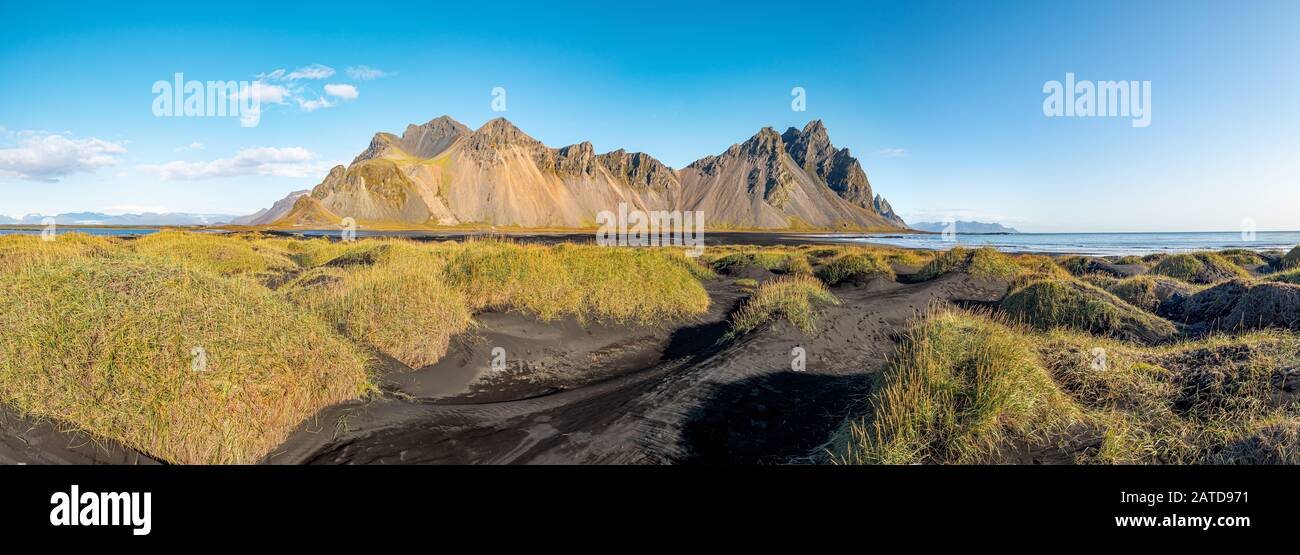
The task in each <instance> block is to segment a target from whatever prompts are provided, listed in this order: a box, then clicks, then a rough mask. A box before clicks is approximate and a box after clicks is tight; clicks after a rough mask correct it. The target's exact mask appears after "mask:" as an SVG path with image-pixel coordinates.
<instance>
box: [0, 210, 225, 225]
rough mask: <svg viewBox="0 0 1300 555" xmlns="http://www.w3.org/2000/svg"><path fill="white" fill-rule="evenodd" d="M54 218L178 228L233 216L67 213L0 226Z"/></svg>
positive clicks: (73, 222)
mask: <svg viewBox="0 0 1300 555" xmlns="http://www.w3.org/2000/svg"><path fill="white" fill-rule="evenodd" d="M51 217H52V218H54V223H56V224H58V225H142V226H159V225H178V226H199V225H218V224H223V223H226V222H228V221H230V220H231V219H233V218H234V216H231V215H229V214H188V213H182V212H176V213H166V214H155V213H152V212H147V213H144V214H102V213H99V212H67V213H63V214H56V215H54V216H46V215H42V214H28V215H26V216H23V217H22V218H19V219H16V220H15V219H13V218H7V217H3V216H0V224H10V225H15V224H16V225H42V224H43V223H44V222H45V219H46V218H51Z"/></svg>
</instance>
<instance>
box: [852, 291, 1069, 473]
mask: <svg viewBox="0 0 1300 555" xmlns="http://www.w3.org/2000/svg"><path fill="white" fill-rule="evenodd" d="M870 407H871V410H870V413H869V416H868V417H867V418H865V419H862V420H851V421H849V422H848V423H847V425H846V426H845V427H844V428H843V429H842V430H841V431H840V432H839V434H838V437H837V438H836V440H835V441H834V442H833V445H834V446H833V448H832V453H831V458H832V460H833V461H834V462H838V463H846V464H917V463H939V464H963V463H984V462H995V461H996V460H997V457H998V455H999V453H1000V452H1002V451H1003V450H1004V449H1005V448H1007V447H1008V446H1009V444H1011V443H1014V442H1031V443H1038V442H1043V441H1047V440H1049V438H1050V437H1051V436H1053V435H1055V434H1060V433H1062V432H1064V431H1065V430H1066V429H1067V428H1068V427H1069V426H1070V425H1072V424H1074V423H1076V422H1079V421H1081V419H1082V415H1081V412H1080V411H1079V409H1078V408H1077V407H1076V406H1075V405H1074V403H1073V402H1072V401H1071V400H1070V399H1069V398H1068V397H1066V396H1065V395H1064V394H1062V393H1061V392H1060V391H1059V390H1058V389H1057V387H1056V385H1055V383H1053V381H1052V379H1051V377H1050V376H1048V374H1047V373H1046V372H1045V371H1044V370H1043V368H1042V367H1041V366H1040V365H1039V364H1038V361H1037V358H1036V355H1035V351H1034V349H1033V343H1032V342H1031V341H1030V340H1029V339H1028V337H1026V334H1024V333H1022V332H1020V331H1018V330H1015V329H1013V328H1011V327H1008V326H1005V325H1003V324H1001V323H998V322H996V321H994V320H992V319H990V318H988V317H985V316H980V315H974V314H970V313H965V312H960V311H953V310H946V309H944V310H937V311H934V312H931V313H930V314H929V315H928V316H927V317H925V318H924V319H923V320H921V321H919V322H917V323H914V324H913V325H911V326H910V327H909V329H908V330H907V332H906V335H905V337H904V338H903V340H902V342H901V344H900V345H899V348H898V351H897V352H896V354H895V355H894V357H893V358H891V359H890V362H889V363H888V364H887V365H886V368H885V369H884V370H883V371H882V373H881V374H880V375H879V378H878V379H877V383H876V384H875V387H874V392H873V393H872V396H871V399H870Z"/></svg>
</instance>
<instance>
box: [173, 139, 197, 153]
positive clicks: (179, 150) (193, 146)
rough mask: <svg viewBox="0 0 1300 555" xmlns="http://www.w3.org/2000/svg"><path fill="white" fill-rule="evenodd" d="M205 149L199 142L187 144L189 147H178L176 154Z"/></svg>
mask: <svg viewBox="0 0 1300 555" xmlns="http://www.w3.org/2000/svg"><path fill="white" fill-rule="evenodd" d="M203 148H204V147H203V143H200V142H198V141H195V142H192V143H190V144H187V145H181V146H178V147H176V149H175V151H176V152H184V151H187V150H203Z"/></svg>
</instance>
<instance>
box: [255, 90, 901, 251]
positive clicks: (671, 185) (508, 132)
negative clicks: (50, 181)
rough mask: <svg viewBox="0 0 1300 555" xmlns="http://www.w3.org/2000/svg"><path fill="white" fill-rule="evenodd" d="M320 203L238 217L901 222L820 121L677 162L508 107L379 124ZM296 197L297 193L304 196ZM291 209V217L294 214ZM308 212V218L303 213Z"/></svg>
mask: <svg viewBox="0 0 1300 555" xmlns="http://www.w3.org/2000/svg"><path fill="white" fill-rule="evenodd" d="M309 196H310V198H312V199H313V200H314V201H315V203H314V204H313V205H312V206H310V207H307V206H304V207H302V208H303V210H299V211H295V210H293V209H292V207H290V209H287V210H286V209H284V206H283V205H281V203H285V202H287V201H289V200H290V199H289V198H286V199H282V201H280V202H279V203H277V206H280V210H279V212H280V213H281V217H279V218H277V219H274V220H272V221H269V222H267V221H266V220H267V218H266V216H267V214H270V213H272V212H276V210H275V207H273V208H272V209H266V210H263V211H259V213H258V214H253V215H249V216H246V217H244V218H242V219H241V220H245V219H246V220H247V221H257V222H259V224H258V225H261V224H262V223H270V224H274V225H279V226H299V227H300V226H304V225H313V224H317V223H319V222H320V221H322V220H323V219H328V220H337V219H342V218H345V217H352V218H354V219H355V220H357V221H358V222H359V223H362V224H366V223H369V224H384V225H417V226H418V225H493V226H497V225H501V226H515V227H524V228H529V227H535V228H583V227H591V226H594V223H595V220H596V214H598V213H600V212H602V211H614V210H616V209H617V206H618V205H619V204H627V205H628V206H629V207H630V208H632V209H634V210H647V211H648V210H668V211H673V210H683V211H684V210H698V211H703V212H704V213H705V218H706V222H707V226H708V227H710V228H715V229H719V228H722V229H743V228H753V229H826V230H856V229H877V228H879V229H885V228H888V229H904V228H905V226H906V224H905V222H903V220H902V219H901V218H899V217H898V216H897V214H895V213H894V212H893V209H892V208H891V207H890V206H889V204H888V202H887V201H885V200H884V197H882V196H881V195H879V194H873V191H872V188H871V184H870V182H869V181H868V179H867V176H866V172H865V171H864V170H863V169H862V166H861V164H860V163H859V162H858V161H857V160H856V159H855V158H853V157H852V155H850V154H849V151H848V149H847V148H844V149H841V148H836V147H835V146H834V145H833V144H832V143H831V141H830V137H829V134H828V132H827V130H826V127H825V125H824V124H823V123H822V122H821V121H820V120H814V121H811V122H809V123H808V124H807V125H806V126H804V128H803V129H802V130H800V129H796V128H794V127H791V128H789V129H788V130H787V131H786V132H785V133H778V132H777V131H776V130H775V129H773V128H771V127H765V128H762V129H760V130H759V132H758V133H756V134H755V135H754V136H752V137H750V138H749V139H747V140H745V141H743V142H740V143H736V144H733V145H731V147H729V148H728V149H727V150H725V151H724V152H722V153H720V154H717V155H710V156H705V157H703V158H700V159H699V160H696V161H695V162H692V163H691V164H689V165H688V166H686V167H685V168H682V169H680V170H678V169H674V168H672V167H670V166H668V165H667V164H664V163H663V162H661V161H659V160H658V159H656V158H655V157H654V156H652V155H650V154H647V153H644V152H628V151H626V150H623V149H617V150H612V151H609V152H605V153H597V152H596V151H595V149H594V147H593V146H592V144H591V143H590V142H587V141H583V142H579V143H575V144H571V145H566V146H562V147H558V148H555V147H549V146H547V145H545V144H544V143H542V142H541V141H539V140H537V139H536V138H534V137H532V136H530V135H528V134H527V133H525V132H524V131H523V130H522V129H519V128H518V127H516V126H515V125H514V124H513V123H511V122H510V121H509V120H507V119H505V118H495V119H492V120H489V121H488V122H486V123H484V124H483V125H482V126H480V127H479V128H478V129H473V130H471V129H470V128H469V127H467V126H465V125H464V124H461V123H460V122H457V121H456V120H454V119H452V118H451V117H450V116H445V115H444V116H440V117H437V118H434V119H432V120H430V121H428V122H426V123H424V124H420V125H416V124H411V125H408V126H407V127H406V129H405V130H404V131H403V132H402V134H401V135H400V136H399V135H394V134H392V133H386V132H380V133H376V134H375V135H374V136H373V137H372V139H371V141H370V144H369V145H368V146H367V147H366V149H365V150H364V151H362V152H361V153H360V154H359V155H357V157H356V158H354V159H353V161H352V163H351V164H349V165H348V166H346V167H345V166H342V165H339V166H335V167H334V168H331V170H330V172H329V174H328V175H326V176H325V178H324V179H323V180H322V181H321V182H320V184H318V185H317V186H316V187H314V188H312V190H311V192H310V194H309ZM299 200H301V199H294V204H297V203H298V201H299ZM290 216H293V217H290ZM299 217H301V218H305V219H299Z"/></svg>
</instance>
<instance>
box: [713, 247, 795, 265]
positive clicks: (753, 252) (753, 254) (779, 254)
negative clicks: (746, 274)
mask: <svg viewBox="0 0 1300 555" xmlns="http://www.w3.org/2000/svg"><path fill="white" fill-rule="evenodd" d="M791 256H792V253H791V252H789V249H785V248H780V247H776V248H765V249H746V250H743V251H740V252H733V253H729V254H724V255H722V256H720V257H719V258H717V259H715V260H713V263H712V266H713V269H714V270H717V271H727V270H730V269H732V268H739V267H743V266H754V267H758V268H762V269H764V270H780V269H783V268H785V266H786V261H787V260H789V259H790V258H791Z"/></svg>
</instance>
